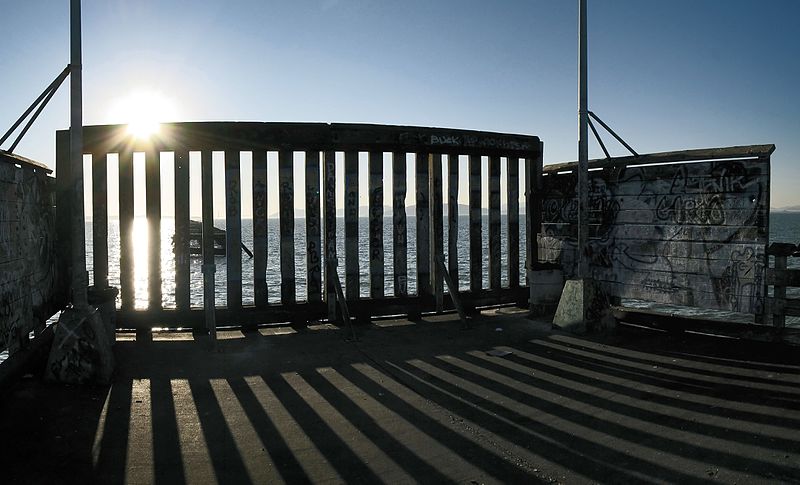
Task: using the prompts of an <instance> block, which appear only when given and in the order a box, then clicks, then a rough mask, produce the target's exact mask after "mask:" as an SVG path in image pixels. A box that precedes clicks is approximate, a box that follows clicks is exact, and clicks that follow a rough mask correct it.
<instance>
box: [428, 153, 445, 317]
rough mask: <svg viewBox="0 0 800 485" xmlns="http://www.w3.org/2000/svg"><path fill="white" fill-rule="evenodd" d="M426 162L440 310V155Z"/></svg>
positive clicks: (433, 266)
mask: <svg viewBox="0 0 800 485" xmlns="http://www.w3.org/2000/svg"><path fill="white" fill-rule="evenodd" d="M429 160H430V161H429V163H428V168H429V172H428V173H429V175H428V177H429V180H430V195H431V225H432V230H431V233H432V234H431V235H432V236H433V237H432V239H431V272H432V278H431V280H432V282H433V294H434V297H435V302H436V311H437V312H441V311H442V310H443V304H444V281H443V276H442V270H441V267H440V266H439V265H438V264H436V263H435V261H436V258H441V257H444V228H443V224H444V220H443V218H444V214H443V207H442V206H443V202H444V201H443V194H442V156H441V155H440V154H431V155H430V159H429Z"/></svg>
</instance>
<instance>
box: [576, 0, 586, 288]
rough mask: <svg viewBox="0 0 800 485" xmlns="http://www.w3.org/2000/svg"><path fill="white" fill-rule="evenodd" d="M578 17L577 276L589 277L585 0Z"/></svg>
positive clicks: (582, 0) (581, 0) (581, 277)
mask: <svg viewBox="0 0 800 485" xmlns="http://www.w3.org/2000/svg"><path fill="white" fill-rule="evenodd" d="M579 2H580V7H579V8H580V11H579V13H578V24H579V39H578V44H579V46H578V72H579V80H578V101H579V105H580V106H579V110H578V187H577V196H578V268H577V274H576V276H577V277H578V278H580V279H583V278H586V277H587V276H588V274H587V273H588V264H587V261H586V254H585V251H586V246H587V244H588V242H589V233H588V232H589V212H588V208H589V207H588V206H589V190H588V189H589V99H588V89H587V81H586V78H587V69H586V61H587V51H586V0H579Z"/></svg>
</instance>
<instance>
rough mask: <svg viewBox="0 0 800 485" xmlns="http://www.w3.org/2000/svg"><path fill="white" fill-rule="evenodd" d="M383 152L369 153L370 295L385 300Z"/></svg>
mask: <svg viewBox="0 0 800 485" xmlns="http://www.w3.org/2000/svg"><path fill="white" fill-rule="evenodd" d="M383 262H384V257H383V152H370V153H369V282H370V285H369V286H370V289H369V295H370V297H372V298H383V296H384V283H383V276H384V271H383Z"/></svg>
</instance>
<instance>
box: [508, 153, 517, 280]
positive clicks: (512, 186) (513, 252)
mask: <svg viewBox="0 0 800 485" xmlns="http://www.w3.org/2000/svg"><path fill="white" fill-rule="evenodd" d="M506 161H507V164H508V170H507V171H506V173H507V174H508V209H507V215H508V286H509V287H510V288H517V287H519V159H518V158H516V157H508V158H507V159H506Z"/></svg>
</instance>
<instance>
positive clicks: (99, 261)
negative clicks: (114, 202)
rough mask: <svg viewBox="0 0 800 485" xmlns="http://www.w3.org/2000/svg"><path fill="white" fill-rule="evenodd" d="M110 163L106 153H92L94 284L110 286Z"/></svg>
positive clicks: (99, 286) (100, 286) (103, 286)
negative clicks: (108, 180) (108, 163)
mask: <svg viewBox="0 0 800 485" xmlns="http://www.w3.org/2000/svg"><path fill="white" fill-rule="evenodd" d="M107 179H108V165H107V158H106V154H105V153H92V268H93V274H94V286H95V287H98V288H106V287H107V286H108V183H107Z"/></svg>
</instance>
